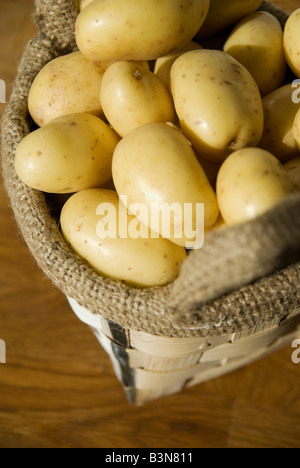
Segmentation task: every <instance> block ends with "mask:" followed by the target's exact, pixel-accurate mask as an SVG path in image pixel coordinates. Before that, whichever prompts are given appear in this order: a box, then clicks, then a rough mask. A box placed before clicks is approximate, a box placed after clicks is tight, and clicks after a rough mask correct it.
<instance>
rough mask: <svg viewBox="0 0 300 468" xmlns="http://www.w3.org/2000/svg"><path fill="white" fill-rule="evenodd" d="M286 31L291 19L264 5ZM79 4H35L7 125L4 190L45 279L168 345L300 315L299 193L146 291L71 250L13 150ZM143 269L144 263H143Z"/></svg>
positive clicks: (212, 239)
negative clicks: (21, 174) (33, 91)
mask: <svg viewBox="0 0 300 468" xmlns="http://www.w3.org/2000/svg"><path fill="white" fill-rule="evenodd" d="M263 9H265V10H267V11H272V12H273V13H274V14H276V15H277V17H278V18H279V19H280V20H281V22H282V24H284V22H285V20H286V18H287V17H286V15H285V14H284V13H282V12H279V11H278V10H277V9H274V8H273V7H272V6H270V4H269V3H267V2H265V3H264V5H263ZM77 13H78V12H77V2H76V0H36V11H35V13H34V19H35V22H36V25H37V27H38V35H37V37H36V38H34V39H32V40H31V41H30V42H29V43H28V45H27V46H26V48H25V51H24V55H23V57H22V60H21V63H20V66H19V72H18V76H17V78H16V81H15V84H14V88H13V92H12V95H11V98H10V101H9V104H8V106H7V109H6V112H5V114H4V117H3V120H2V167H3V177H4V183H5V187H6V189H7V192H8V194H9V197H10V200H11V206H12V209H13V211H14V214H15V218H16V221H17V224H18V226H19V228H20V231H21V233H22V235H23V237H24V239H25V241H26V243H27V244H28V247H29V249H30V250H31V252H32V255H33V256H34V258H35V259H36V261H37V263H38V265H39V266H40V267H41V269H42V270H43V271H44V273H45V274H46V275H47V276H48V277H49V278H50V279H51V280H52V281H53V283H54V284H55V285H56V286H57V287H58V288H59V289H60V290H61V291H62V292H63V293H64V294H65V295H67V296H69V297H71V298H73V299H74V300H75V301H77V302H78V303H79V304H80V305H81V306H83V307H85V308H86V309H88V310H90V311H91V312H92V313H100V314H101V315H102V316H103V317H104V318H105V319H107V320H111V321H113V322H115V323H118V324H119V325H120V326H122V327H124V328H131V329H135V330H139V331H144V332H147V333H151V334H153V335H162V336H168V337H192V336H207V335H216V334H224V333H231V332H232V333H233V332H237V331H241V330H245V329H248V328H253V327H255V326H258V327H260V326H262V327H263V325H264V324H265V323H266V322H270V321H273V320H274V319H277V321H280V320H281V319H284V317H285V316H286V315H287V314H288V313H291V312H292V311H295V312H296V311H297V309H299V310H300V285H299V274H300V263H299V260H300V217H299V212H300V194H298V195H293V196H291V197H289V198H288V199H286V200H285V201H284V202H283V203H282V204H281V205H279V206H278V207H276V208H275V209H273V210H272V211H270V212H269V213H267V214H265V215H264V216H262V217H260V218H259V219H256V220H254V221H252V222H250V223H246V224H244V225H241V226H237V227H233V228H230V229H228V230H225V231H220V232H214V233H211V234H209V235H207V238H206V240H205V245H204V248H203V249H202V250H199V251H194V252H192V253H191V254H190V256H189V257H188V259H187V260H186V262H185V264H184V266H183V268H182V271H181V274H180V277H179V278H178V280H177V281H175V282H174V283H173V284H171V285H169V286H167V287H163V288H152V289H145V290H140V289H138V288H134V287H130V286H128V285H126V284H124V283H122V282H119V281H113V280H110V279H107V278H104V277H102V276H101V275H100V274H98V273H97V272H96V271H95V270H93V268H91V267H90V266H89V265H87V264H86V263H85V261H83V260H82V259H81V258H79V257H78V256H77V255H75V254H74V252H73V251H71V250H70V249H69V247H68V246H67V244H66V243H65V242H64V239H63V237H62V235H61V232H60V229H59V226H58V224H57V222H56V221H55V219H54V218H53V217H52V215H51V210H50V207H49V205H48V203H47V199H46V197H45V195H44V194H43V193H40V192H37V191H35V190H31V189H30V188H28V187H26V186H25V185H24V184H23V183H22V182H21V181H20V180H19V179H18V177H17V176H16V173H15V169H14V154H15V149H16V146H17V144H18V143H19V142H20V141H21V140H22V138H23V137H24V136H25V135H27V134H28V132H29V131H30V130H31V128H32V127H31V126H32V121H31V119H30V117H29V115H28V110H27V96H28V92H29V89H30V86H31V83H32V81H33V79H34V78H35V76H36V75H37V73H38V72H39V70H40V69H41V68H42V67H43V66H44V65H45V64H46V63H47V62H48V61H50V60H51V59H53V58H55V57H57V56H59V55H62V54H66V53H69V52H71V51H73V50H75V48H76V43H75V36H74V21H75V18H76V15H77ZM145 268H147V265H145Z"/></svg>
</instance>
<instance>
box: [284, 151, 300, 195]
mask: <svg viewBox="0 0 300 468" xmlns="http://www.w3.org/2000/svg"><path fill="white" fill-rule="evenodd" d="M284 167H285V168H286V170H287V171H288V175H289V178H290V179H291V181H292V184H293V186H294V189H295V191H296V192H300V156H298V157H297V158H294V159H291V161H289V162H287V163H285V165H284Z"/></svg>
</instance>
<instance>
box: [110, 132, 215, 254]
mask: <svg viewBox="0 0 300 468" xmlns="http://www.w3.org/2000/svg"><path fill="white" fill-rule="evenodd" d="M112 171H113V180H114V184H115V187H116V190H117V192H118V194H119V196H121V195H124V196H126V197H127V200H126V202H125V203H126V206H127V207H128V206H129V205H132V204H133V203H135V202H136V203H139V204H142V205H143V206H145V207H146V208H147V209H146V210H140V212H139V213H134V214H136V216H138V218H139V219H140V220H141V221H142V223H143V224H145V225H146V226H148V227H149V228H150V227H151V229H152V231H153V232H157V233H159V234H161V235H162V236H163V237H167V238H170V239H171V240H172V241H173V242H175V243H177V244H178V245H182V246H185V247H189V245H188V243H189V242H192V243H195V245H196V244H198V239H196V240H195V236H196V234H195V232H196V229H197V226H196V222H197V210H196V208H197V205H196V204H197V203H199V204H204V205H205V214H204V222H202V221H203V220H202V221H201V220H200V218H198V220H199V221H200V224H201V222H202V224H201V225H200V230H201V229H202V230H203V224H204V228H205V229H207V228H209V227H210V226H212V225H213V224H214V223H215V222H216V220H217V218H218V214H219V210H218V206H217V200H216V195H215V192H214V191H213V189H212V187H211V185H210V183H209V181H208V179H207V176H206V175H205V172H204V170H203V169H202V167H201V165H200V164H199V162H198V161H197V158H196V156H195V154H194V152H193V150H192V148H191V145H190V144H189V142H188V140H187V139H186V138H185V137H184V136H183V135H182V133H181V132H180V131H178V130H176V129H175V128H173V127H171V126H169V125H167V124H165V123H156V124H149V125H144V126H143V127H139V128H138V129H136V130H134V131H133V132H131V133H130V134H129V135H127V136H126V137H125V138H123V140H121V141H120V143H119V144H118V145H117V148H116V150H115V152H114V157H113V164H112ZM155 204H156V205H159V206H161V207H162V208H164V205H163V204H166V205H167V208H170V212H171V208H175V210H174V211H176V208H178V210H179V215H177V216H174V217H173V216H171V221H170V222H169V224H168V227H169V236H168V235H166V232H167V231H166V230H164V227H163V223H158V224H157V225H154V222H153V221H154V216H151V209H153V208H154V206H155ZM174 204H176V206H175V205H174ZM185 204H190V205H189V206H190V207H191V208H192V209H193V211H192V213H191V216H190V217H189V219H188V220H187V219H185V216H184V213H188V211H187V210H188V208H189V207H188V206H185ZM185 210H186V211H185ZM131 212H132V211H131ZM180 214H181V215H182V218H181V217H180ZM166 217H167V213H166ZM189 228H190V229H189ZM189 230H190V232H191V235H187V233H188V231H189ZM192 230H193V231H195V232H194V233H192ZM199 235H201V233H200V232H199Z"/></svg>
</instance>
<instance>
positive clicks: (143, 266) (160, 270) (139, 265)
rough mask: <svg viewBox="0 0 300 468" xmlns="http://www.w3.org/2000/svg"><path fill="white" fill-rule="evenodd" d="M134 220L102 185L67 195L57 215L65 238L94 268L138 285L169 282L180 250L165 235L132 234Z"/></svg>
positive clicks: (182, 254)
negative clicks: (135, 237)
mask: <svg viewBox="0 0 300 468" xmlns="http://www.w3.org/2000/svg"><path fill="white" fill-rule="evenodd" d="M120 207H121V208H120ZM120 213H121V214H120ZM101 215H102V216H101ZM119 217H120V220H119ZM136 221H137V220H136V218H135V217H134V216H131V215H128V214H127V210H126V208H125V207H123V206H122V204H121V205H120V204H119V197H118V195H117V193H116V192H113V191H109V190H103V189H91V190H83V191H81V192H79V193H77V194H75V195H73V196H72V197H71V198H70V199H69V200H68V202H67V203H66V205H65V206H64V208H63V210H62V214H61V228H62V232H63V235H64V237H65V239H66V241H67V242H68V243H69V244H70V246H71V247H72V248H73V250H74V251H76V252H77V253H78V254H79V255H80V256H81V257H82V258H84V259H85V260H87V262H88V263H89V264H90V265H91V266H93V267H94V268H95V269H96V270H97V271H98V272H100V273H102V274H103V275H105V276H108V277H110V278H114V279H117V280H123V281H126V282H128V283H131V284H134V285H137V286H141V287H152V286H163V285H165V284H167V283H170V282H172V281H173V280H175V279H176V278H177V276H178V274H179V271H180V267H181V264H182V262H183V261H184V259H185V258H186V252H185V250H184V249H183V248H182V247H178V246H176V245H175V244H173V243H172V242H170V241H168V240H166V239H162V238H158V239H153V238H152V237H151V233H150V232H149V231H148V230H146V234H147V237H146V236H145V238H142V237H140V238H137V239H134V238H132V237H131V235H130V226H131V224H134V225H136ZM104 226H105V229H104ZM120 233H121V235H120ZM109 235H110V237H108V236H109ZM119 235H120V237H119V238H118V236H119ZM106 236H107V237H106Z"/></svg>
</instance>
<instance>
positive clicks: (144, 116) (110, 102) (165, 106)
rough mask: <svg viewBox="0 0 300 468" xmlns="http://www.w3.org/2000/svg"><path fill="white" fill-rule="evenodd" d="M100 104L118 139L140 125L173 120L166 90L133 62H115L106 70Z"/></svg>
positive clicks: (170, 98) (153, 76)
mask: <svg viewBox="0 0 300 468" xmlns="http://www.w3.org/2000/svg"><path fill="white" fill-rule="evenodd" d="M100 101H101V104H102V108H103V110H104V114H105V116H106V118H107V120H108V121H109V123H110V124H111V125H112V127H113V128H114V129H115V130H116V132H117V133H118V134H119V135H121V136H125V135H127V134H128V133H130V132H132V130H134V129H135V128H137V127H140V126H141V125H146V124H148V123H152V122H168V121H170V122H175V120H176V112H175V108H174V104H173V100H172V97H171V94H170V92H169V90H168V89H167V87H166V86H165V85H164V84H163V82H162V81H161V80H160V79H159V78H158V77H157V76H156V75H155V74H154V73H153V72H151V71H150V70H149V69H145V68H144V67H142V66H139V65H137V64H136V63H134V62H128V61H120V62H116V63H114V64H113V65H111V66H110V67H109V68H108V69H107V70H106V72H105V73H104V76H103V79H102V85H101V92H100Z"/></svg>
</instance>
